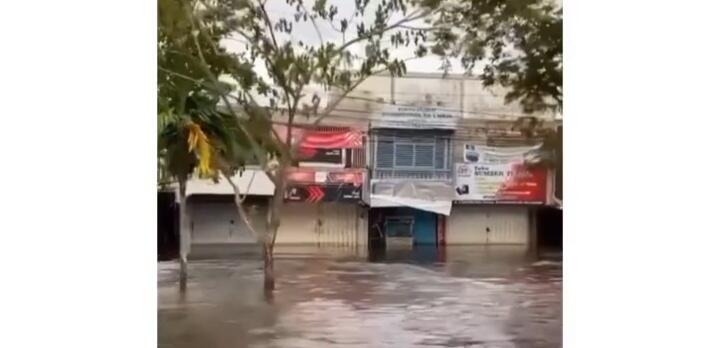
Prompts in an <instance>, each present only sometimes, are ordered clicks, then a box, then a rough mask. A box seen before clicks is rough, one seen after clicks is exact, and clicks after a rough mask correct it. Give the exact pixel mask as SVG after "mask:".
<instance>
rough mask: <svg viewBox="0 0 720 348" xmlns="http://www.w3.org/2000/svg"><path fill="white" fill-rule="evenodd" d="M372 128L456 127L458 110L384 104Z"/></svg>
mask: <svg viewBox="0 0 720 348" xmlns="http://www.w3.org/2000/svg"><path fill="white" fill-rule="evenodd" d="M378 116H379V117H376V118H375V119H373V121H372V124H371V127H372V128H405V129H456V128H457V125H458V121H459V120H460V119H461V118H462V113H461V112H460V110H452V109H445V108H439V107H432V106H401V105H385V106H384V108H383V109H382V112H381V113H380V115H378Z"/></svg>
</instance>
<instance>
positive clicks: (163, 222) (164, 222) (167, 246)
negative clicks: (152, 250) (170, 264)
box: [157, 192, 180, 261]
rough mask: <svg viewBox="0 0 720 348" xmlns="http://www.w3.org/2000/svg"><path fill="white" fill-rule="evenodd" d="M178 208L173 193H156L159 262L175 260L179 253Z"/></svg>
mask: <svg viewBox="0 0 720 348" xmlns="http://www.w3.org/2000/svg"><path fill="white" fill-rule="evenodd" d="M178 208H179V207H178V205H177V203H175V193H174V192H158V197H157V248H158V260H160V261H165V260H172V259H175V258H177V257H178V254H179V252H180V242H179V241H180V238H179V235H178V233H179V231H180V230H179V219H178V213H179V209H178Z"/></svg>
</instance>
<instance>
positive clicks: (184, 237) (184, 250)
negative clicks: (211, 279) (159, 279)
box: [179, 180, 190, 290]
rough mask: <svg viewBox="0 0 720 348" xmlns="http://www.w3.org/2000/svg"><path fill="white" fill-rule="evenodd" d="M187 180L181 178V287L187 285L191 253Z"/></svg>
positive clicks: (183, 287)
mask: <svg viewBox="0 0 720 348" xmlns="http://www.w3.org/2000/svg"><path fill="white" fill-rule="evenodd" d="M186 184H187V181H186V180H179V194H180V258H179V259H180V288H181V289H183V290H184V289H185V287H186V286H187V276H188V271H187V258H188V254H189V253H190V226H188V225H189V224H188V223H189V219H188V216H187V197H186V195H185V192H186Z"/></svg>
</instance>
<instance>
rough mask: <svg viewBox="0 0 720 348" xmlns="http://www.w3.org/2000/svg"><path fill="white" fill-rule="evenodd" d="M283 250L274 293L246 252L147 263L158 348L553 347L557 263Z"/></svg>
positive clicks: (558, 303)
mask: <svg viewBox="0 0 720 348" xmlns="http://www.w3.org/2000/svg"><path fill="white" fill-rule="evenodd" d="M367 254H368V253H367V252H366V251H357V250H346V249H320V248H311V247H295V248H283V247H278V248H277V252H276V262H275V272H276V287H275V291H274V292H273V293H272V294H271V295H270V296H269V295H268V294H266V293H265V292H264V291H263V275H262V264H261V261H260V258H259V254H257V253H255V252H254V251H250V252H244V253H238V254H237V255H235V256H231V257H228V256H226V257H224V258H222V259H200V260H191V262H190V266H189V281H188V284H187V289H186V290H185V291H181V290H180V288H179V286H178V276H177V270H178V267H177V264H176V263H175V262H160V263H158V346H159V347H197V348H212V347H308V348H311V347H312V348H315V347H498V348H500V347H517V348H531V347H532V348H545V347H547V348H557V347H561V346H562V254H561V253H545V254H543V253H541V256H540V257H539V258H538V257H529V256H527V253H526V252H525V250H524V248H522V247H509V246H492V247H488V246H463V247H445V248H441V249H437V248H435V247H430V248H427V247H426V248H419V247H415V248H412V249H400V250H390V251H385V252H382V253H372V255H369V256H368V255H367Z"/></svg>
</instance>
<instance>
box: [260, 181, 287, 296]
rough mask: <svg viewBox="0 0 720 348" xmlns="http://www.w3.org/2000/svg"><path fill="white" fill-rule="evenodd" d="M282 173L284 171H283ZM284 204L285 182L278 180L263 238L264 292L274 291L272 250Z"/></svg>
mask: <svg viewBox="0 0 720 348" xmlns="http://www.w3.org/2000/svg"><path fill="white" fill-rule="evenodd" d="M283 172H284V170H283ZM284 203H285V180H284V178H282V177H281V178H279V179H278V180H277V181H276V186H275V192H274V194H273V198H272V201H271V202H270V211H269V212H268V225H267V232H266V235H265V238H264V240H263V261H264V267H263V269H264V270H265V291H266V293H267V292H268V291H269V292H272V290H274V289H275V265H274V258H273V250H274V249H275V239H276V238H277V233H278V229H279V228H280V216H281V215H282V207H283V204H284Z"/></svg>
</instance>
